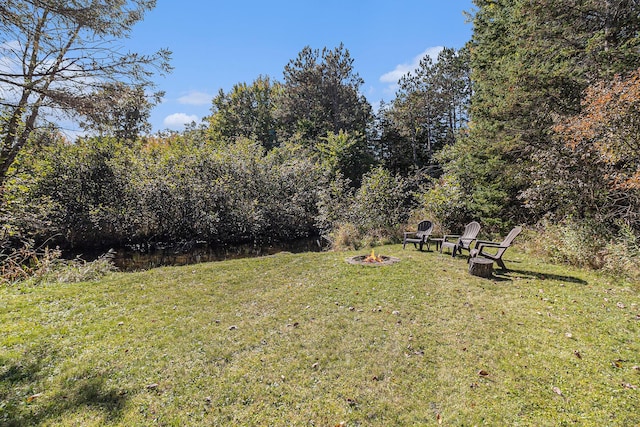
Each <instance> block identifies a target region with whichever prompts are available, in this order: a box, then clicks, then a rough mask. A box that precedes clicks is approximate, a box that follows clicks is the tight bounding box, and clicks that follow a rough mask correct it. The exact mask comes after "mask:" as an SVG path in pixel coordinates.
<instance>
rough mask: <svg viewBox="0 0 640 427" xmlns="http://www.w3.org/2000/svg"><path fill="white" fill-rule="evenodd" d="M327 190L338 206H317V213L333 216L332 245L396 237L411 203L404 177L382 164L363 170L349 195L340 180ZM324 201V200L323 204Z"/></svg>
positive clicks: (383, 240) (395, 238)
mask: <svg viewBox="0 0 640 427" xmlns="http://www.w3.org/2000/svg"><path fill="white" fill-rule="evenodd" d="M338 182H340V181H338ZM331 194H332V195H333V196H334V197H332V198H329V200H334V201H335V202H336V203H339V206H340V207H339V208H338V209H333V210H330V209H327V208H326V207H325V208H324V209H322V208H321V214H322V215H323V217H324V218H332V220H333V221H332V222H333V226H332V228H331V229H332V232H331V233H329V238H330V240H331V241H332V242H333V245H334V247H336V248H341V247H342V248H344V247H350V248H357V247H361V246H363V245H365V244H383V243H385V242H391V241H396V240H397V239H398V238H399V236H400V231H401V230H400V227H401V224H404V223H405V222H406V220H407V219H408V217H409V214H410V210H411V207H412V203H411V195H410V194H409V193H408V191H407V183H406V181H405V180H404V179H403V178H401V177H400V176H393V175H392V174H391V173H390V172H389V171H388V170H386V169H384V168H382V167H377V168H374V169H372V170H371V171H370V172H368V173H366V174H365V175H364V176H363V178H362V185H361V186H360V188H358V189H357V190H356V191H355V193H353V196H352V197H348V196H349V195H350V193H348V191H347V190H346V189H345V185H344V184H343V185H342V186H340V185H338V186H337V187H334V188H333V191H332V193H331ZM327 198H328V197H326V196H325V200H326V199H327ZM327 204H328V203H327V202H326V201H325V202H324V206H326V205H327Z"/></svg>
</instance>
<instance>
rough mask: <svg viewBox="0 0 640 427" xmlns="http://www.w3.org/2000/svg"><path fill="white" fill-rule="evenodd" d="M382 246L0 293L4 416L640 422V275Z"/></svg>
mask: <svg viewBox="0 0 640 427" xmlns="http://www.w3.org/2000/svg"><path fill="white" fill-rule="evenodd" d="M378 249H379V251H380V252H381V253H382V254H384V255H392V256H397V257H400V258H401V262H400V263H397V264H394V265H391V266H385V267H364V266H356V265H350V264H347V263H346V262H345V258H346V257H348V256H352V255H359V254H365V253H366V252H367V251H360V252H357V253H356V252H345V253H337V252H329V253H321V254H318V253H305V254H295V255H294V254H278V255H274V256H270V257H265V258H258V259H242V260H233V261H224V262H215V263H208V264H200V265H192V266H185V267H171V268H158V269H153V270H150V271H146V272H138V273H115V274H111V275H109V276H107V277H106V278H104V279H103V280H101V281H99V282H91V283H77V284H46V285H39V286H22V287H21V286H14V287H4V288H0V425H2V426H14V425H15V426H29V425H47V426H49V425H52V426H53V425H64V426H67V425H68V426H91V425H119V426H149V425H169V426H185V425H194V426H198V425H220V426H223V425H224V426H226V425H255V426H267V425H273V426H290V425H298V426H336V425H341V424H342V425H346V426H397V425H406V426H414V425H427V426H428V425H434V426H436V425H455V426H473V425H491V426H503V425H505V426H506V425H510V426H511V425H520V426H546V425H548V426H560V425H577V426H591V425H593V426H605V425H606V426H637V425H640V368H639V366H640V285H638V284H630V283H619V282H615V281H611V280H609V279H607V278H606V277H604V276H600V275H598V274H595V273H592V272H588V271H583V270H577V269H571V268H567V267H562V266H554V265H549V264H545V263H543V262H540V261H537V260H531V259H528V257H527V256H526V255H525V254H524V253H522V252H518V251H517V250H514V249H512V250H510V252H507V254H506V263H507V266H508V267H510V268H511V269H512V270H511V271H510V272H508V273H505V274H497V275H496V278H495V279H493V280H488V279H481V278H477V277H473V276H471V275H469V274H468V272H467V264H466V258H465V257H456V258H455V259H453V258H451V257H450V256H447V255H444V254H440V253H434V252H422V253H421V252H419V251H416V250H414V249H413V248H411V249H409V248H407V249H406V250H402V247H401V246H400V245H393V246H385V247H382V248H378Z"/></svg>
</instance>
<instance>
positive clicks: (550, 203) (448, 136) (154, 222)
mask: <svg viewBox="0 0 640 427" xmlns="http://www.w3.org/2000/svg"><path fill="white" fill-rule="evenodd" d="M14 4H16V5H17V6H15V7H13V5H14ZM96 4H100V5H101V7H110V8H111V9H109V10H111V12H110V14H108V15H106V17H102V16H103V15H100V14H98V13H97V12H98V9H95V10H94V9H93V7H94V6H95V5H96ZM74 5H76V6H75V8H74V7H72V6H69V7H67V8H60V7H59V2H47V1H44V2H43V1H40V2H32V1H21V2H14V3H12V4H11V5H7V6H2V8H3V10H2V11H3V14H2V16H3V18H2V21H0V22H1V25H2V26H1V27H0V30H1V33H2V34H3V36H4V37H5V39H7V42H9V41H11V40H10V39H9V36H10V35H11V36H16V37H18V36H21V35H22V36H23V37H24V39H22V40H21V41H20V42H19V43H15V44H7V43H6V45H7V46H9V45H11V46H13V47H11V50H10V51H9V52H8V54H7V55H6V56H8V57H11V56H12V55H13V57H14V58H16V61H18V62H19V61H22V60H23V59H24V58H31V60H30V61H29V66H28V67H24V68H23V70H25V71H24V72H22V73H20V72H16V71H15V70H14V71H10V70H0V71H1V73H0V79H2V80H1V81H0V83H2V84H3V85H5V86H7V87H11V88H12V91H11V92H6V93H11V94H12V95H11V96H5V98H4V99H3V102H2V110H1V116H0V117H1V119H2V120H1V124H2V145H1V146H0V148H1V149H2V151H1V153H0V161H1V163H2V169H0V182H1V183H2V188H3V194H2V197H3V201H2V208H1V211H0V214H1V215H2V216H3V218H4V234H5V235H9V234H12V235H27V236H38V238H40V239H44V238H47V237H50V236H51V235H57V236H61V237H59V240H60V242H66V243H69V244H73V245H79V246H82V245H91V244H95V243H96V242H102V243H107V242H108V243H109V244H111V243H120V244H122V243H135V242H149V241H159V240H165V241H179V240H189V239H192V240H206V241H210V242H240V241H258V240H269V239H275V240H279V239H290V238H295V237H298V236H307V235H312V234H318V233H319V234H323V235H325V236H327V238H328V239H330V240H332V241H333V242H334V243H335V242H338V241H343V242H349V241H351V242H352V244H356V243H353V242H358V241H359V242H362V241H365V240H367V239H381V238H382V239H384V238H386V239H393V238H394V237H397V236H398V234H399V232H400V231H401V230H402V229H403V227H405V226H406V223H407V222H408V221H411V220H415V219H416V218H419V217H424V216H429V217H430V218H432V219H434V220H435V221H437V222H438V223H439V224H441V226H442V227H443V228H445V229H451V230H453V229H458V228H460V227H461V226H462V225H464V223H465V222H467V221H470V220H479V221H481V222H482V223H483V224H484V225H485V229H486V230H488V231H489V232H494V233H502V232H504V231H505V230H507V229H508V228H509V227H511V226H513V225H514V224H529V225H532V226H539V227H541V228H542V229H545V230H551V231H553V232H554V233H556V234H554V239H555V237H557V236H558V235H559V236H560V237H561V238H560V239H555V243H554V244H553V245H552V246H553V247H554V249H556V250H558V251H560V252H562V250H563V248H562V247H560V246H561V243H559V242H560V241H567V242H568V241H569V240H570V239H569V237H570V236H576V235H580V233H582V234H584V235H590V234H591V235H593V236H598V237H597V238H596V239H595V242H594V239H592V240H591V242H590V244H592V245H594V247H593V248H590V249H589V250H590V251H593V252H594V253H598V254H601V255H602V254H606V253H607V251H608V252H609V253H612V252H613V251H612V250H611V242H621V241H622V242H624V244H625V245H626V246H625V248H626V249H627V250H628V252H629V253H632V254H633V253H637V250H638V249H637V248H638V245H637V236H639V235H640V184H639V182H640V162H639V161H638V160H640V159H638V154H637V153H638V144H639V142H638V136H637V135H638V134H640V133H639V132H638V131H639V130H640V129H639V128H638V123H639V122H640V121H638V103H639V102H640V101H638V97H637V96H634V94H637V91H638V82H639V81H640V80H639V78H638V69H639V68H640V50H639V49H638V47H639V43H640V39H639V37H638V34H639V31H638V30H639V29H640V22H639V21H640V13H638V12H639V11H640V8H639V5H638V2H637V1H633V0H591V1H588V2H575V1H572V0H535V1H529V0H527V1H524V0H523V1H507V0H491V1H489V0H474V5H475V10H474V11H472V13H470V21H471V22H472V25H473V34H472V38H471V40H470V41H469V42H468V43H467V45H465V46H464V47H463V48H461V49H458V50H456V49H451V48H445V49H444V50H442V52H441V53H440V54H439V55H438V57H437V58H431V57H428V56H427V57H425V58H423V59H422V61H421V62H420V64H419V66H418V68H417V69H416V70H414V71H412V72H410V73H408V74H407V75H405V76H403V77H402V78H401V79H400V81H399V82H398V83H399V89H398V91H397V93H396V96H395V98H394V99H392V100H391V101H390V102H389V103H383V104H382V105H381V106H380V108H379V109H378V110H377V111H374V110H373V109H372V107H371V105H370V103H369V102H368V101H367V99H366V98H365V97H364V96H363V95H362V93H361V92H360V89H361V87H362V85H363V83H364V82H363V80H362V79H361V78H360V76H359V75H358V73H357V72H356V67H355V61H354V59H353V58H352V57H351V55H350V53H349V51H348V49H347V48H346V47H345V46H344V45H340V46H337V47H335V48H327V47H325V48H323V49H314V48H312V47H309V46H307V47H304V48H303V49H302V50H301V51H300V52H299V54H298V55H297V57H296V58H294V59H292V60H291V61H289V63H288V64H286V66H285V67H284V70H283V79H282V81H279V80H277V79H274V78H273V77H271V76H257V77H256V79H255V80H254V81H253V82H250V83H247V82H239V83H237V84H236V85H234V86H233V88H232V89H231V90H229V91H227V92H225V91H223V90H220V91H219V93H218V94H217V95H216V96H215V97H214V98H213V99H212V108H211V114H210V115H209V116H208V117H207V118H205V119H204V121H203V124H202V125H200V126H191V127H188V128H186V129H185V130H184V131H182V132H164V133H159V134H156V135H148V134H146V132H145V131H146V130H147V129H148V128H147V126H148V124H147V119H148V116H149V114H148V113H149V111H150V109H151V108H152V107H153V105H154V103H155V102H157V100H158V99H159V97H160V96H161V94H160V93H156V94H153V95H151V96H149V93H150V92H149V91H148V90H147V89H148V87H149V86H150V84H151V83H150V82H151V76H152V75H153V72H158V71H159V72H165V71H169V69H170V66H169V63H168V59H169V56H170V53H169V52H168V51H166V50H162V51H159V52H158V53H157V54H156V55H152V56H146V57H145V56H137V55H135V54H131V55H133V56H129V55H121V56H118V55H116V56H115V57H108V56H101V58H103V60H105V59H104V58H107V59H108V60H106V62H104V63H101V64H100V63H97V62H96V59H95V56H92V53H95V49H90V48H89V45H88V44H90V42H91V40H95V39H94V38H91V37H90V36H89V35H90V34H104V35H109V36H111V37H113V38H114V39H117V38H118V37H121V36H123V35H124V34H126V33H127V32H128V31H129V30H130V28H131V25H133V24H134V23H135V22H136V21H138V20H140V19H142V17H143V14H144V12H145V11H146V10H149V9H150V8H151V7H154V6H155V2H152V1H134V2H127V3H123V2H118V1H113V0H111V1H107V0H103V1H101V2H95V1H94V2H91V5H92V6H91V7H89V3H86V4H83V2H75V3H74ZM78 5H79V6H78ZM132 5H133V7H132ZM82 6H84V7H82ZM101 17H102V18H101ZM52 29H54V30H55V31H56V34H58V35H59V37H55V38H54V40H55V41H56V42H57V43H58V44H59V43H60V42H61V41H65V40H66V41H68V43H67V44H64V43H63V44H64V46H69V49H68V50H67V51H65V52H60V53H58V56H57V58H59V60H58V61H57V62H54V65H51V61H49V59H50V58H51V57H52V52H59V50H60V48H61V46H59V45H58V44H53V42H52V41H49V38H47V37H45V34H47V32H48V31H51V30H52ZM78 29H81V31H79V30H78ZM81 36H85V38H84V39H81ZM40 39H42V40H43V41H46V43H45V42H40ZM74 43H79V45H78V46H79V47H78V46H75V45H74ZM64 46H63V47H64ZM101 47H103V46H101ZM5 49H7V48H5ZM78 52H82V54H78ZM71 53H73V54H74V55H76V56H75V57H74V56H71ZM55 64H57V65H55ZM89 64H90V65H89ZM127 67H129V68H127ZM97 70H99V71H97ZM5 71H6V72H5ZM71 71H72V73H71V75H73V76H74V77H76V79H69V75H70V72H71ZM82 76H85V77H92V79H89V78H81V77H82ZM98 77H100V78H98ZM125 77H126V78H125ZM61 81H64V84H61V83H60V82H61ZM89 82H90V85H89V87H87V86H86V85H87V84H88V83H89ZM96 82H99V84H98V83H96ZM56 111H57V112H62V113H65V112H66V113H68V112H73V114H75V115H76V117H79V118H80V123H81V125H82V126H83V127H84V128H85V129H87V130H88V131H91V132H92V133H91V135H93V136H90V137H89V136H87V137H83V138H80V139H79V140H78V141H74V142H71V141H67V140H66V139H65V138H64V137H63V136H62V134H61V133H60V132H59V131H58V130H57V129H56V127H55V125H54V123H55V120H49V122H47V121H46V120H45V119H51V118H52V115H51V113H52V112H56ZM45 113H46V114H45ZM47 123H49V125H47ZM551 234H552V233H550V235H551ZM552 240H553V239H552ZM607 248H608V249H607ZM634 251H635V252H634ZM618 252H620V251H618ZM618 252H616V253H618ZM563 253H569V251H568V250H565V251H564V252H563ZM594 256H595V255H594ZM591 261H593V260H591Z"/></svg>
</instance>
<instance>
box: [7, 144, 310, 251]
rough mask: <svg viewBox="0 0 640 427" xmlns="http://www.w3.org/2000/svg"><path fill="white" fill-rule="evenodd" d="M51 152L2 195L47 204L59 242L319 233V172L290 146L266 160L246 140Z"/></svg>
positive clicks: (63, 147) (62, 147)
mask: <svg viewBox="0 0 640 427" xmlns="http://www.w3.org/2000/svg"><path fill="white" fill-rule="evenodd" d="M47 149H48V150H49V153H48V155H47V156H43V157H42V158H46V159H49V160H47V161H45V160H40V162H41V163H42V164H41V165H39V167H38V173H36V174H34V175H33V178H32V180H31V181H30V182H28V183H25V185H23V186H22V187H20V189H19V188H18V187H15V188H14V189H13V190H12V191H11V194H10V195H9V196H8V198H11V199H12V200H14V201H20V202H24V203H27V202H28V203H30V204H36V205H39V204H46V205H47V206H50V209H48V210H47V212H45V213H44V216H45V218H46V220H47V221H48V223H49V226H48V227H47V230H48V233H49V235H59V236H60V237H59V238H58V239H57V243H59V244H69V245H71V246H76V247H86V246H103V245H118V244H133V243H155V242H172V243H175V242H179V241H185V240H186V241H194V240H204V241H208V242H230V243H238V242H245V241H259V242H264V241H271V240H288V239H293V238H297V237H302V236H308V235H310V234H312V233H314V231H315V228H314V222H315V216H316V212H317V208H316V201H317V193H318V191H317V190H318V186H319V185H320V179H319V177H320V176H321V173H320V168H319V166H316V164H315V163H314V162H312V160H310V159H309V158H308V156H305V155H303V154H302V153H301V154H300V155H297V152H296V150H295V149H294V148H292V147H287V146H286V144H285V145H283V146H282V147H280V148H276V149H274V150H271V151H270V152H268V153H266V152H265V150H264V148H263V147H262V146H261V145H260V144H258V143H255V142H253V141H250V140H240V141H237V142H235V143H232V144H228V145H215V144H210V143H209V144H204V143H200V142H199V141H198V140H197V139H193V140H192V139H190V138H188V137H187V136H184V135H173V136H172V137H167V138H162V139H160V138H152V139H150V140H148V141H144V142H142V141H140V142H138V143H136V144H133V145H131V144H123V143H121V142H118V141H115V140H113V139H108V138H105V139H88V140H81V141H79V142H78V143H76V144H64V143H58V144H54V145H52V146H50V147H48V148H47ZM21 161H22V163H23V164H26V163H30V162H37V160H36V158H30V159H22V160H21ZM18 222H19V221H18Z"/></svg>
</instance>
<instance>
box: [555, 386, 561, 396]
mask: <svg viewBox="0 0 640 427" xmlns="http://www.w3.org/2000/svg"><path fill="white" fill-rule="evenodd" d="M553 392H554V393H555V394H557V395H558V396H562V390H560V389H559V388H558V387H554V388H553Z"/></svg>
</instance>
